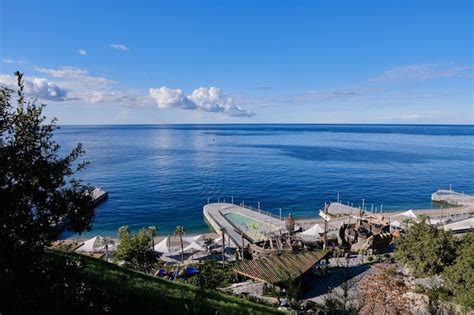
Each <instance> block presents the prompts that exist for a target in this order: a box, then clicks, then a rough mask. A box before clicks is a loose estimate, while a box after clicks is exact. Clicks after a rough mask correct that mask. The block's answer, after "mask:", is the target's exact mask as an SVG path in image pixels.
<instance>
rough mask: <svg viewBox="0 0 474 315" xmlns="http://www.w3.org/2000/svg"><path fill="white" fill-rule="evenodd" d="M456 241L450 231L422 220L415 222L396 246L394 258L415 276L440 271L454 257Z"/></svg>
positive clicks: (450, 262)
mask: <svg viewBox="0 0 474 315" xmlns="http://www.w3.org/2000/svg"><path fill="white" fill-rule="evenodd" d="M455 249H456V241H455V239H454V237H453V235H452V233H451V232H446V231H444V230H442V229H437V228H436V227H434V226H431V225H428V224H426V223H425V222H424V221H422V222H420V223H415V224H413V225H412V226H411V228H410V229H409V230H408V232H407V234H406V236H405V237H404V238H402V239H401V240H400V241H399V242H398V244H397V247H396V250H395V258H397V259H398V260H399V261H400V262H401V263H402V264H404V265H406V266H407V267H408V268H410V269H411V271H412V272H413V273H414V275H415V276H429V275H434V274H437V273H440V272H441V271H443V269H444V268H445V267H447V266H449V265H450V264H452V262H453V261H454V259H455V257H456V256H455V255H456V250H455Z"/></svg>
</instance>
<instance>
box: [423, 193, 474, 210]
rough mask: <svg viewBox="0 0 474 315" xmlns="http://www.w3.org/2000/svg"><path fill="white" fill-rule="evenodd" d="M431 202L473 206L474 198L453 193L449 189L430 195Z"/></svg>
mask: <svg viewBox="0 0 474 315" xmlns="http://www.w3.org/2000/svg"><path fill="white" fill-rule="evenodd" d="M431 200H433V201H435V202H441V203H447V204H450V205H454V206H474V196H471V195H466V194H464V193H459V192H455V191H453V190H451V189H449V190H448V189H439V190H437V191H436V192H434V193H433V194H432V195H431Z"/></svg>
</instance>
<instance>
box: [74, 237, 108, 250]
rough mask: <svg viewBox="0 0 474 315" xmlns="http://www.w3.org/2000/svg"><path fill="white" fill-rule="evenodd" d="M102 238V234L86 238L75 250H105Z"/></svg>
mask: <svg viewBox="0 0 474 315" xmlns="http://www.w3.org/2000/svg"><path fill="white" fill-rule="evenodd" d="M103 239H104V238H103V237H102V236H99V235H98V236H94V237H93V238H91V239H88V240H87V241H85V242H84V245H82V246H81V247H79V248H78V249H77V250H76V251H78V252H95V251H101V250H105V246H104V245H102V240H103Z"/></svg>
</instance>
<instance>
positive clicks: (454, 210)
mask: <svg viewBox="0 0 474 315" xmlns="http://www.w3.org/2000/svg"><path fill="white" fill-rule="evenodd" d="M447 206H449V208H438V209H419V210H415V209H411V210H412V211H413V212H414V213H415V214H416V215H426V216H428V217H433V218H439V217H440V216H441V213H442V215H443V217H444V216H449V215H459V214H464V213H474V206H452V205H447ZM405 211H407V210H404V211H396V212H383V213H380V212H377V214H382V215H383V216H384V217H385V218H388V219H390V220H391V221H392V219H396V217H398V216H399V215H400V214H401V213H403V212H405ZM366 213H371V212H369V211H366ZM335 221H337V220H335ZM295 222H296V223H297V224H300V225H301V226H303V227H304V228H306V227H308V226H311V225H314V224H316V223H318V224H324V220H323V219H322V218H315V219H307V218H306V219H295Z"/></svg>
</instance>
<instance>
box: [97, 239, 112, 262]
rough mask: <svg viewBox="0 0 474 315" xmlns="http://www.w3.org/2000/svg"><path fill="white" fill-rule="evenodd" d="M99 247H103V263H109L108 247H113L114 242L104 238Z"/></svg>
mask: <svg viewBox="0 0 474 315" xmlns="http://www.w3.org/2000/svg"><path fill="white" fill-rule="evenodd" d="M100 245H102V246H104V247H105V261H109V245H114V241H113V240H112V239H111V238H110V237H104V238H102V240H101V242H100Z"/></svg>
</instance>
